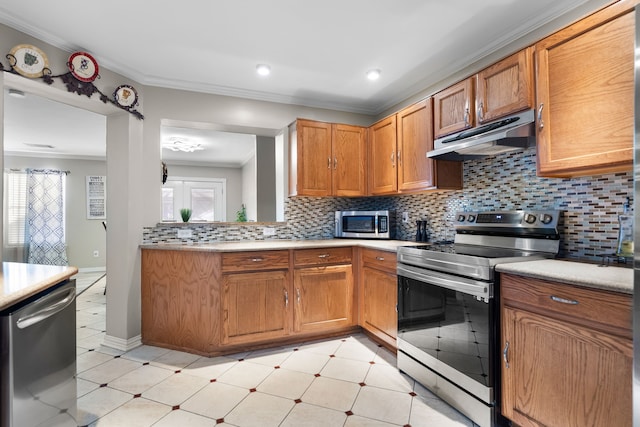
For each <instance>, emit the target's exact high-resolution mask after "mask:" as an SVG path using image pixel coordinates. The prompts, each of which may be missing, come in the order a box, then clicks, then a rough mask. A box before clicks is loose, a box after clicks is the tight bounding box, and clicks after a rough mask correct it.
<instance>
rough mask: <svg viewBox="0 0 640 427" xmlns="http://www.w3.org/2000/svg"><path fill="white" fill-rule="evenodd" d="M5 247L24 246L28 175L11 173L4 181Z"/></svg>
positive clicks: (16, 172) (17, 172)
mask: <svg viewBox="0 0 640 427" xmlns="http://www.w3.org/2000/svg"><path fill="white" fill-rule="evenodd" d="M4 185H5V189H4V197H5V200H4V206H5V208H4V212H5V222H4V223H5V228H4V241H5V246H24V240H25V224H26V222H27V174H26V173H25V172H20V171H10V172H7V173H6V174H5V180H4Z"/></svg>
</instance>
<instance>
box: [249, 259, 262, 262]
mask: <svg viewBox="0 0 640 427" xmlns="http://www.w3.org/2000/svg"><path fill="white" fill-rule="evenodd" d="M251 261H253V262H262V261H264V258H251Z"/></svg>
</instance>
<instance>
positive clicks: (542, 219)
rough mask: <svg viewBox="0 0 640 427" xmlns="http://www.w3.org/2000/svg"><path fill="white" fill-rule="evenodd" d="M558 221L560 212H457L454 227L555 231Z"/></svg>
mask: <svg viewBox="0 0 640 427" xmlns="http://www.w3.org/2000/svg"><path fill="white" fill-rule="evenodd" d="M559 219H560V211H556V210H549V211H539V210H526V211H525V210H522V211H504V212H503V211H490V212H458V213H456V216H455V221H454V226H455V227H456V229H458V228H469V229H473V228H478V229H480V228H486V227H491V228H493V227H498V228H531V229H555V228H557V226H558V221H559Z"/></svg>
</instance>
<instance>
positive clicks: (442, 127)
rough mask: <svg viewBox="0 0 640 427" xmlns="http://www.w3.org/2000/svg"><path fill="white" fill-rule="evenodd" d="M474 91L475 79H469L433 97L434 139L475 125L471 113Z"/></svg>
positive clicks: (473, 116)
mask: <svg viewBox="0 0 640 427" xmlns="http://www.w3.org/2000/svg"><path fill="white" fill-rule="evenodd" d="M474 90H475V78H473V77H469V78H468V79H466V80H463V81H461V82H459V83H456V84H455V85H453V86H450V87H448V88H446V89H444V90H442V91H440V92H438V93H436V94H435V95H433V100H434V107H433V108H434V111H433V133H434V135H435V138H440V137H441V136H444V135H448V134H450V133H454V132H459V131H461V130H464V129H468V128H470V127H473V126H474V125H475V114H473V111H472V109H473V100H474Z"/></svg>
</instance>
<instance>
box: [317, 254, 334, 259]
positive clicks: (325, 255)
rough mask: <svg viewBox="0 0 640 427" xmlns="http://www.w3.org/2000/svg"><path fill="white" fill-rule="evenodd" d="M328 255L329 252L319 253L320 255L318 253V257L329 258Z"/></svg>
mask: <svg viewBox="0 0 640 427" xmlns="http://www.w3.org/2000/svg"><path fill="white" fill-rule="evenodd" d="M330 256H331V255H329V254H321V255H318V258H329V257H330Z"/></svg>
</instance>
